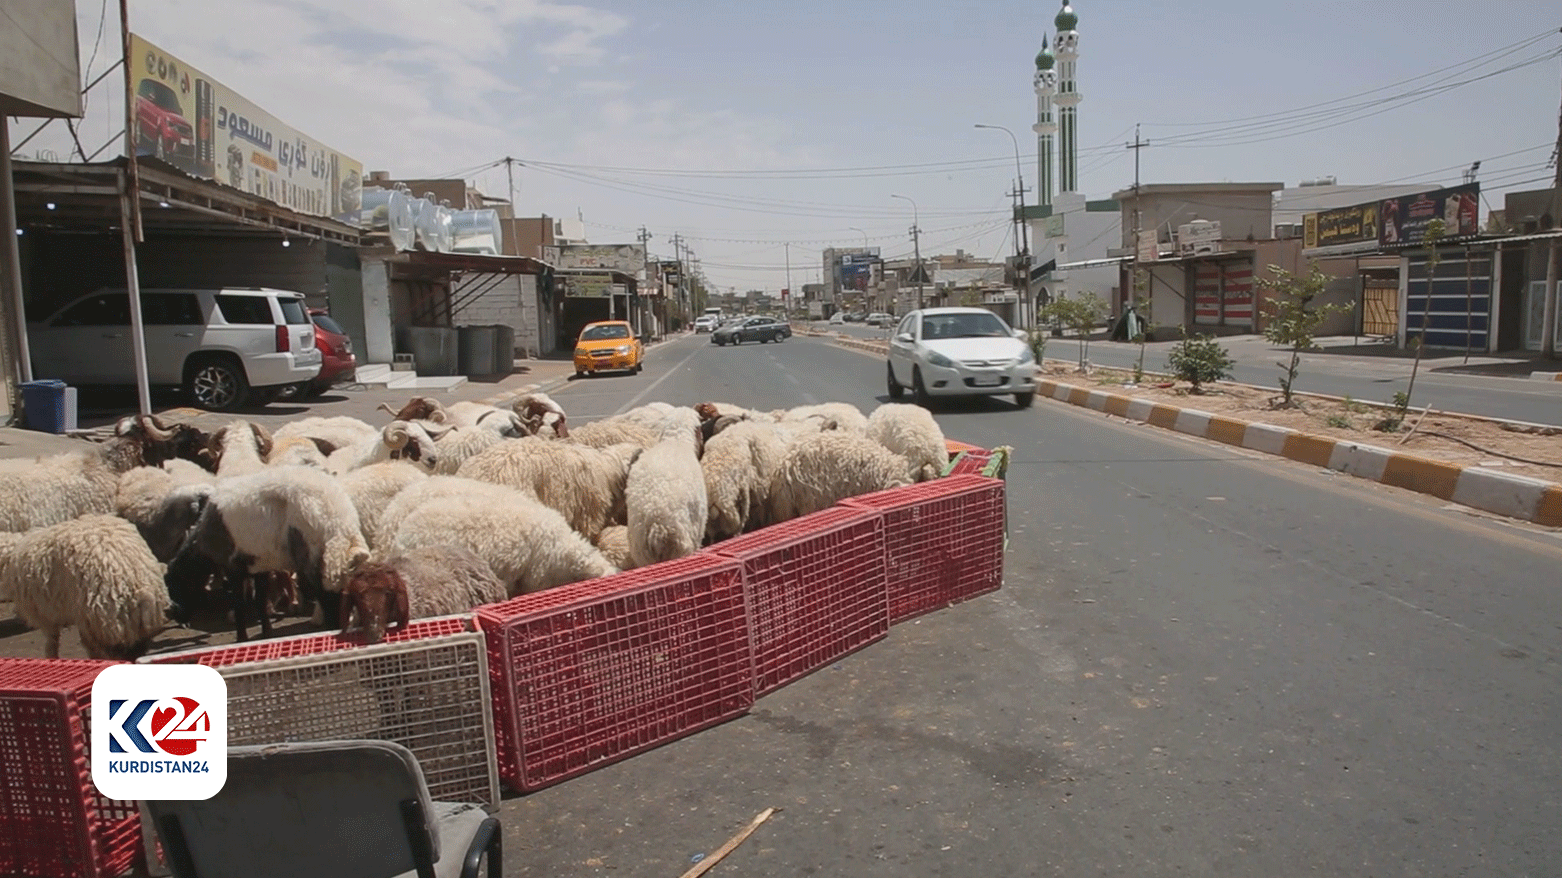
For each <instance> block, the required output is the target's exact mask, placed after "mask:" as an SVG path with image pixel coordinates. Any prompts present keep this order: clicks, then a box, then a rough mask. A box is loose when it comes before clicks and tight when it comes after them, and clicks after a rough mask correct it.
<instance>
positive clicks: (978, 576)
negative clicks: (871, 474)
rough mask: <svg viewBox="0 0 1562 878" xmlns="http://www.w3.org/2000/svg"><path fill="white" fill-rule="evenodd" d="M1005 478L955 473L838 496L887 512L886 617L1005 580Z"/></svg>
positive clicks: (903, 616) (939, 604)
mask: <svg viewBox="0 0 1562 878" xmlns="http://www.w3.org/2000/svg"><path fill="white" fill-rule="evenodd" d="M1003 492H1004V483H1003V480H1002V479H989V478H983V477H982V476H973V475H952V476H949V477H947V478H942V479H933V480H932V481H928V482H921V483H920V484H915V485H908V486H906V487H904V488H891V489H890V490H888V491H879V492H877V493H873V494H864V495H862V496H861V497H852V498H850V499H848V500H843V501H841V504H840V505H841V506H844V507H847V508H850V509H876V510H878V511H880V512H882V513H884V534H885V559H886V560H885V572H886V573H887V574H888V576H889V619H890V623H891V624H894V623H897V622H904V621H905V620H907V619H910V618H912V617H915V616H920V615H922V614H923V613H927V612H931V611H933V610H937V609H941V608H943V607H947V606H949V605H950V604H955V603H959V602H960V601H964V600H969V599H970V598H974V597H976V596H978V595H982V594H986V593H988V592H990V591H996V590H997V589H998V587H999V586H1001V585H1002V584H1003V547H1004V493H1003Z"/></svg>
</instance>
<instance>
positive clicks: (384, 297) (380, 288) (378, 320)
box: [353, 248, 396, 364]
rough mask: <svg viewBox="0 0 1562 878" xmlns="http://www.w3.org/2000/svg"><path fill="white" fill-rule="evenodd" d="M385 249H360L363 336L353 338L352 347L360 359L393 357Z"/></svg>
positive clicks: (377, 360) (384, 360)
mask: <svg viewBox="0 0 1562 878" xmlns="http://www.w3.org/2000/svg"><path fill="white" fill-rule="evenodd" d="M389 255H390V253H389V250H388V248H387V250H386V252H383V253H372V254H371V253H367V252H366V253H364V254H362V255H361V257H360V258H361V261H362V263H363V339H362V346H361V347H359V339H358V338H356V337H354V338H353V346H354V350H358V351H361V352H362V357H361V360H362V362H363V363H366V364H367V363H389V362H391V361H392V360H393V359H394V358H395V357H394V355H395V353H396V344H395V336H394V334H393V333H392V332H391V283H390V266H389V265H388V264H387V263H386V262H385V257H386V256H389Z"/></svg>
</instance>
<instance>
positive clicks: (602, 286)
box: [555, 274, 624, 299]
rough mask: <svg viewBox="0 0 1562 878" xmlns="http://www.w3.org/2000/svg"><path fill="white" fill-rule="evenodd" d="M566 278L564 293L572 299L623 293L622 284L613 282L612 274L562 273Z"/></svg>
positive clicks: (602, 297) (596, 297)
mask: <svg viewBox="0 0 1562 878" xmlns="http://www.w3.org/2000/svg"><path fill="white" fill-rule="evenodd" d="M555 276H556V277H559V278H562V279H563V280H564V295H565V296H566V297H567V298H571V299H605V298H607V297H608V296H612V295H623V293H624V287H623V285H622V284H615V283H613V276H612V275H610V274H560V275H555Z"/></svg>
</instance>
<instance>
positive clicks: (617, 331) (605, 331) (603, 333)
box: [580, 324, 629, 341]
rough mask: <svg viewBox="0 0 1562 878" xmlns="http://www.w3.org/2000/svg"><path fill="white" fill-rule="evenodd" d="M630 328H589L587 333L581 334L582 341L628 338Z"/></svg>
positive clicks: (622, 326) (612, 326)
mask: <svg viewBox="0 0 1562 878" xmlns="http://www.w3.org/2000/svg"><path fill="white" fill-rule="evenodd" d="M628 337H629V327H627V326H624V325H623V324H618V325H613V324H608V325H606V326H588V327H586V331H585V332H582V333H581V334H580V340H581V341H600V340H602V339H605V338H628Z"/></svg>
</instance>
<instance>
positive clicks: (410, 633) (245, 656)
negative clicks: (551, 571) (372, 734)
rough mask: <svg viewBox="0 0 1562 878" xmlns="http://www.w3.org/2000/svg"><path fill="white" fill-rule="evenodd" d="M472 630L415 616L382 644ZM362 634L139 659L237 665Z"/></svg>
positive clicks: (337, 644) (348, 641) (468, 624)
mask: <svg viewBox="0 0 1562 878" xmlns="http://www.w3.org/2000/svg"><path fill="white" fill-rule="evenodd" d="M471 630H473V623H472V617H471V616H468V615H460V616H440V617H439V618H437V619H413V620H412V621H411V622H410V623H409V624H408V625H407V626H406V627H404V628H387V629H386V630H385V639H384V640H383V641H381V642H382V643H404V642H406V641H408V640H421V639H423V638H428V637H443V636H445V635H448V634H460V633H462V632H465V631H471ZM363 645H364V642H363V634H362V632H359V631H353V632H350V633H347V634H343V633H342V632H340V631H322V632H319V633H317V634H298V635H295V636H292V637H268V638H266V639H264V640H251V641H248V642H246V643H228V644H224V645H222V646H205V647H201V648H199V649H187V650H183V651H181V652H167V653H161V654H157V655H149V656H144V657H142V658H141V659H138V661H140V662H142V663H144V664H156V665H168V664H181V665H210V666H212V667H221V666H223V665H236V664H240V663H243V662H269V661H275V660H277V659H286V658H294V657H296V656H301V655H319V654H320V653H324V652H336V651H338V650H343V649H353V648H355V647H360V646H363Z"/></svg>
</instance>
